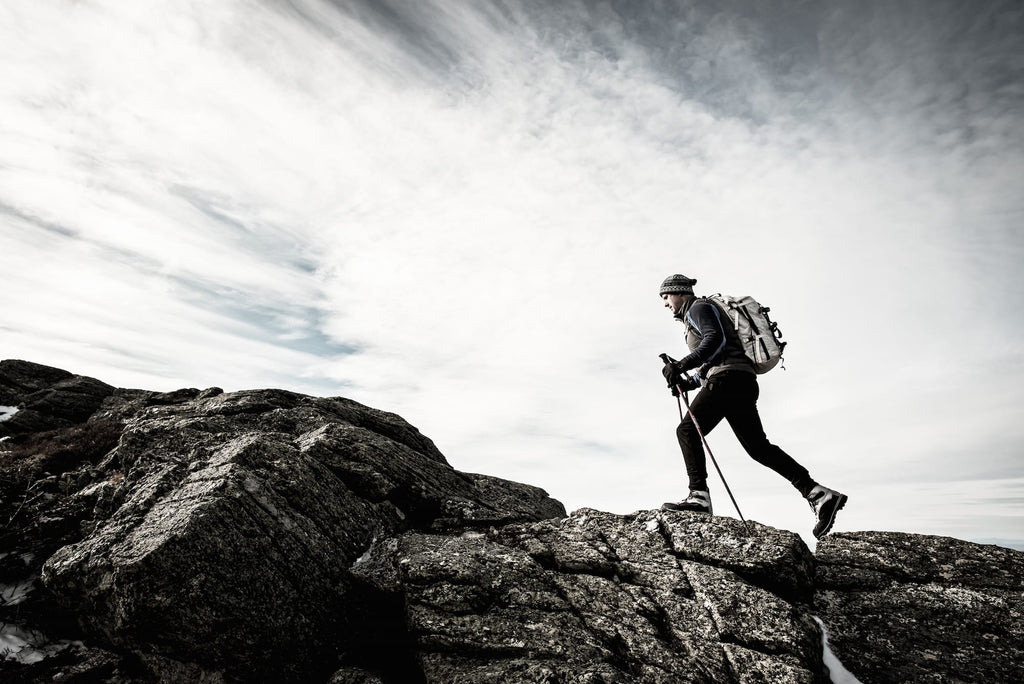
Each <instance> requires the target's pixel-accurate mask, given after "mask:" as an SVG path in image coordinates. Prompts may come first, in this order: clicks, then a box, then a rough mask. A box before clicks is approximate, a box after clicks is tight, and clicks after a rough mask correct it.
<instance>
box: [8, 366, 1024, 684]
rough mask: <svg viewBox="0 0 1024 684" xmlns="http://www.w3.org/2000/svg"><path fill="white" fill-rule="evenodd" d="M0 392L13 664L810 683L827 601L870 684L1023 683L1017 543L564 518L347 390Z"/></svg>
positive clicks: (16, 676)
mask: <svg viewBox="0 0 1024 684" xmlns="http://www.w3.org/2000/svg"><path fill="white" fill-rule="evenodd" d="M0 397H4V398H5V399H4V401H5V402H7V403H3V405H5V406H9V405H12V404H14V403H17V404H18V405H19V406H20V407H21V409H20V410H19V411H18V412H17V413H16V414H14V416H13V417H12V418H10V419H9V420H5V421H3V422H2V423H0V426H10V425H11V424H12V422H13V425H14V428H15V429H14V430H13V431H11V430H9V429H8V428H6V427H5V428H4V429H5V430H7V432H6V433H5V435H4V439H2V440H0V630H3V633H2V634H0V636H2V637H3V639H4V643H7V644H11V643H13V644H16V645H23V646H24V648H21V650H19V652H18V656H15V657H13V658H11V657H9V658H7V659H5V660H0V680H3V681H5V682H6V681H12V682H19V681H26V682H27V681H112V682H151V681H165V682H185V681H187V682H210V683H221V682H236V681H281V682H288V681H302V682H328V681H330V682H335V683H337V684H356V683H363V684H394V683H403V684H404V683H406V682H421V683H427V682H446V683H447V682H488V681H492V682H506V681H517V682H518V681H521V682H563V683H567V682H569V683H574V682H773V683H774V682H808V683H817V682H825V681H827V679H826V676H827V675H826V674H825V671H824V669H823V663H822V647H821V634H820V631H819V627H818V623H817V622H816V621H815V618H816V617H820V618H821V619H822V620H823V621H824V622H823V624H824V625H825V626H826V627H827V628H828V629H829V631H830V634H831V642H832V648H833V650H834V652H835V653H836V654H837V655H838V656H839V657H840V659H841V660H842V662H843V664H844V665H845V666H846V667H847V668H848V669H850V670H851V671H853V672H854V673H855V674H857V675H858V676H860V677H861V680H862V681H864V682H889V681H892V682H896V681H900V682H902V681H942V682H946V681H964V682H967V681H993V682H995V681H999V682H1004V681H1006V682H1010V681H1013V682H1016V681H1024V671H1022V666H1021V663H1022V662H1024V652H1022V650H1024V646H1022V644H1024V605H1022V597H1024V587H1022V577H1024V560H1022V558H1024V554H1022V553H1020V552H1016V551H1012V550H1010V549H1004V548H1000V547H994V546H984V545H978V544H971V543H968V542H963V541H960V540H955V539H949V538H943V537H925V536H921V535H911V534H904V533H898V532H857V533H845V534H835V535H832V536H829V537H827V538H825V539H823V540H822V541H821V542H819V544H818V548H817V555H816V556H812V555H811V554H810V552H809V551H808V549H807V548H806V546H804V544H803V542H802V541H801V540H800V539H799V537H798V536H797V535H795V534H793V533H791V532H787V531H784V530H777V529H773V528H771V527H767V526H765V525H761V524H758V523H755V522H751V523H750V524H749V526H744V525H743V524H742V523H740V522H739V521H737V520H734V519H732V518H725V517H710V516H703V515H699V514H694V513H673V512H661V511H639V512H636V513H633V514H631V515H615V514H611V513H606V512H601V511H597V510H592V509H581V510H579V511H576V512H575V513H573V514H572V515H571V516H566V513H565V509H564V507H563V506H562V505H561V504H560V503H559V502H557V501H555V500H554V499H552V498H551V497H549V496H548V495H547V493H546V492H545V491H544V490H542V489H539V488H537V487H533V486H530V485H527V484H521V483H517V482H510V481H507V480H503V479H500V478H496V477H491V476H488V475H482V474H473V473H462V472H459V471H456V470H454V469H453V468H452V467H451V466H450V465H449V464H448V463H447V462H446V460H445V458H444V456H443V455H442V454H441V453H440V452H439V451H438V450H437V448H436V446H435V445H434V443H433V442H432V441H431V440H430V439H429V438H427V437H426V436H424V435H422V434H421V433H420V432H419V431H418V430H417V429H416V428H415V427H413V426H411V425H409V424H408V423H407V422H406V421H405V420H403V419H402V418H401V417H399V416H396V415H394V414H392V413H387V412H385V411H379V410H376V409H373V408H370V407H367V406H363V405H361V404H358V403H356V402H354V401H351V400H349V399H345V398H339V397H335V398H318V397H310V396H305V395H301V394H296V393H293V392H287V391H283V390H273V389H267V390H250V391H243V392H230V393H224V392H223V391H222V390H220V389H219V388H215V387H214V388H209V389H206V390H199V389H196V388H185V389H181V390H175V391H173V392H151V391H147V390H137V389H123V388H111V387H110V386H109V385H106V384H105V383H102V382H100V381H98V380H95V379H92V378H86V377H84V376H77V375H73V374H71V373H68V372H67V371H63V370H60V369H53V368H48V367H46V366H39V365H37V364H31V363H28V362H24V361H3V362H0ZM0 403H2V402H0ZM19 416H21V417H20V418H19ZM19 659H20V660H19Z"/></svg>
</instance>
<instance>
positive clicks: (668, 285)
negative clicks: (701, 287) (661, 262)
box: [658, 273, 697, 297]
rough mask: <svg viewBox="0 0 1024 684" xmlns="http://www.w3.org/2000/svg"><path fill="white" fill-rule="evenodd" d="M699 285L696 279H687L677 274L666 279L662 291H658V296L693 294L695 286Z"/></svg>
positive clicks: (662, 284)
mask: <svg viewBox="0 0 1024 684" xmlns="http://www.w3.org/2000/svg"><path fill="white" fill-rule="evenodd" d="M696 284H697V280H696V279H695V278H687V277H686V276H684V275H681V274H679V273H676V274H675V275H670V276H669V277H668V278H665V280H664V282H662V283H661V289H660V290H658V296H659V297H660V296H661V295H666V294H688V295H692V294H693V286H694V285H696Z"/></svg>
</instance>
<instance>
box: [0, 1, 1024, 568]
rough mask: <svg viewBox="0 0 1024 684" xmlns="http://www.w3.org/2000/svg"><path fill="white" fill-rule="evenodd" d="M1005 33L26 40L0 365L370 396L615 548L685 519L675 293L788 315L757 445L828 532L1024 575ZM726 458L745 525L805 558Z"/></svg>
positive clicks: (8, 126) (1018, 132)
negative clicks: (665, 297) (592, 526)
mask: <svg viewBox="0 0 1024 684" xmlns="http://www.w3.org/2000/svg"><path fill="white" fill-rule="evenodd" d="M1022 29H1024V19H1022V12H1021V10H1020V9H1019V7H1018V4H1017V3H1015V2H972V3H960V2H927V3H925V2H920V3H909V2H908V3H898V4H897V3H887V2H880V1H879V2H864V3H842V4H840V3H818V2H796V1H781V0H769V1H766V2H756V3H755V2H725V3H719V2H705V1H697V0H694V1H690V2H682V1H680V2H668V1H662V2H647V3H634V2H629V3H627V2H591V1H585V0H578V1H573V2H568V1H565V2H554V3H549V2H540V1H539V0H536V1H534V0H509V1H507V2H497V1H492V2H481V3H463V2H455V1H454V0H452V1H447V0H418V1H417V2H415V3H413V2H399V1H397V0H388V1H379V2H341V1H340V0H336V1H326V0H291V1H288V2H285V1H278V2H270V1H256V0H225V1H224V2H218V3H215V4H211V3H182V2H169V1H168V2H164V1H161V0H141V1H139V2H132V3H122V2H114V1H113V0H109V1H108V0H94V1H90V2H68V1H60V0H39V1H38V2H32V3H7V4H5V5H4V6H3V7H2V8H0V70H2V72H0V270H2V272H3V273H4V275H5V278H4V282H5V292H6V297H5V302H4V314H3V316H2V317H0V356H2V357H4V358H25V359H29V360H33V361H37V362H40V363H47V364H50V365H55V366H59V367H63V368H66V369H68V370H71V371H73V372H76V373H82V374H87V375H93V376H95V377H98V378H100V379H103V380H105V381H107V382H110V383H112V384H115V385H119V386H126V387H143V388H147V389H159V390H169V389H174V388H177V387H183V386H194V387H207V386H214V385H216V386H220V387H223V388H225V389H228V390H232V389H243V388H255V387H270V386H272V387H283V388H287V389H292V390H296V391H301V392H309V393H313V394H317V395H325V396H331V395H342V396H347V397H350V398H353V399H355V400H357V401H361V402H364V403H367V404H370V405H372V406H375V407H378V408H383V409H386V410H390V411H394V412H396V413H398V414H400V415H402V416H403V417H405V418H406V419H407V420H409V421H410V422H412V423H413V424H414V425H416V426H417V427H419V428H420V429H421V430H422V431H423V432H424V433H425V434H427V435H428V436H430V437H431V438H432V439H433V440H434V441H435V442H436V443H437V444H438V446H439V448H440V449H441V450H442V452H444V453H445V455H446V456H447V457H448V460H449V461H450V462H451V463H452V465H454V466H455V467H456V468H458V469H460V470H465V471H470V472H483V473H488V474H492V475H498V476H502V477H508V478H511V479H515V480H520V481H524V482H529V483H532V484H536V485H539V486H541V487H544V488H545V489H547V490H548V491H549V492H550V493H551V494H552V495H553V496H555V497H556V498H559V499H560V500H562V501H563V502H564V503H565V504H566V506H567V507H568V508H570V509H574V508H578V507H581V506H590V507H595V508H600V509H604V510H609V511H613V512H622V513H628V512H631V511H633V510H637V509H642V508H652V507H656V506H659V505H660V504H661V503H662V502H664V501H668V500H678V499H679V498H681V497H682V496H683V495H685V479H684V472H683V467H682V461H681V457H680V455H679V451H678V446H677V445H676V443H675V438H674V426H675V422H676V420H677V414H676V406H675V403H674V401H673V400H672V399H671V397H670V396H669V395H668V394H667V391H666V390H665V388H664V387H663V383H662V381H661V376H660V373H659V370H660V369H659V363H658V361H657V356H658V354H660V353H662V352H668V353H670V354H673V355H676V356H678V355H679V354H680V352H681V351H682V348H683V346H682V345H683V343H682V330H681V328H680V327H679V326H678V324H676V323H674V322H673V321H672V320H671V317H670V315H669V314H668V312H667V311H666V310H665V309H663V308H661V302H660V300H659V299H658V298H657V287H658V285H659V283H660V282H661V280H662V279H663V278H664V277H665V276H667V275H669V274H671V273H677V272H682V273H685V274H687V275H689V276H691V277H695V278H697V279H698V281H699V282H698V286H697V289H698V292H706V293H710V292H727V293H732V294H752V295H754V296H755V297H757V298H758V299H760V300H761V301H762V302H764V303H766V304H768V305H769V306H771V308H772V312H773V314H774V316H775V318H776V319H777V320H778V321H779V322H780V325H781V327H782V329H783V332H784V333H785V336H786V338H787V339H788V340H789V343H790V346H789V348H788V349H789V354H788V357H787V363H786V366H787V369H786V370H785V371H773V372H772V373H771V374H769V375H767V376H765V377H763V378H762V380H761V388H762V394H761V402H760V407H761V411H762V415H763V418H764V421H765V424H766V429H767V432H768V435H769V437H770V438H771V439H772V440H773V441H774V442H776V443H778V444H779V445H780V446H782V447H783V448H784V449H786V450H787V451H789V452H790V453H791V454H792V455H793V456H794V457H795V458H797V460H798V461H800V462H801V463H803V464H804V465H806V466H807V467H808V468H809V469H810V470H811V472H812V474H813V475H814V476H815V477H817V479H819V480H820V481H822V482H823V483H824V484H827V485H829V486H832V487H835V488H839V489H842V490H843V491H845V492H847V493H848V494H849V495H850V497H851V500H850V504H849V506H848V508H847V510H845V511H844V512H843V514H842V516H841V517H840V519H839V522H838V523H837V527H836V529H837V530H858V529H895V530H905V531H910V532H920V533H928V534H943V535H950V536H956V537H961V538H966V539H973V540H982V541H999V543H1003V544H1010V545H1014V546H1017V547H1018V548H1024V465H1022V460H1021V452H1022V446H1024V424H1022V421H1021V419H1020V416H1021V415H1022V410H1021V409H1022V408H1024V407H1022V401H1021V399H1020V389H1019V388H1020V386H1021V384H1022V381H1024V347H1022V344H1021V333H1022V329H1021V322H1020V320H1018V317H1017V315H1016V314H1017V312H1018V311H1019V309H1020V306H1019V302H1020V301H1021V299H1022V297H1024V278H1022V277H1021V275H1020V272H1019V264H1020V263H1022V261H1024V234H1022V229H1024V193H1022V192H1021V183H1020V178H1021V177H1024V108H1022V104H1024V79H1022V72H1024V47H1022V45H1024V42H1022V41H1021V40H1020V37H1021V35H1022V33H1024V30H1022ZM711 444H712V447H713V449H714V450H715V454H716V456H717V457H718V459H719V461H720V463H721V465H722V467H723V470H724V471H725V473H726V476H727V477H728V478H729V480H730V485H731V486H732V488H733V491H734V493H735V494H736V495H737V498H738V499H739V501H740V504H741V507H742V508H743V511H744V514H745V515H746V516H747V517H748V518H753V519H756V520H759V521H761V522H765V523H767V524H770V525H774V526H777V527H783V528H786V529H792V530H795V531H798V532H800V533H801V534H803V535H804V536H805V538H808V537H809V528H810V526H811V522H812V521H811V518H810V513H809V509H808V508H807V507H806V503H805V502H803V501H802V500H801V499H800V498H799V497H798V496H797V495H796V494H795V492H794V490H792V489H791V488H790V487H789V485H788V484H787V483H785V482H784V481H783V480H782V479H781V478H779V477H778V476H776V475H775V474H773V473H771V472H770V471H767V470H765V469H764V468H762V467H761V466H758V465H757V464H755V463H753V462H752V461H750V460H749V459H748V458H747V457H746V456H745V455H744V454H743V453H742V451H741V450H740V448H739V446H738V445H737V444H736V442H735V439H734V438H733V436H732V435H731V433H729V431H728V429H727V428H726V427H722V428H720V429H719V430H717V431H715V432H714V433H713V434H712V435H711ZM712 486H713V487H714V486H715V485H714V484H713V485H712ZM712 495H713V496H714V497H715V504H716V512H718V513H720V514H733V513H732V511H731V509H730V506H729V502H728V500H727V497H726V496H725V494H724V491H723V490H722V488H721V487H720V486H718V487H717V488H715V489H713V491H712Z"/></svg>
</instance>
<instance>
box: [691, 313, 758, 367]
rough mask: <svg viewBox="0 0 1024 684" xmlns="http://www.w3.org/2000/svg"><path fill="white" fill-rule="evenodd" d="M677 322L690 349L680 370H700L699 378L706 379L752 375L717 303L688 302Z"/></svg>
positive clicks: (747, 360) (727, 321)
mask: <svg viewBox="0 0 1024 684" xmlns="http://www.w3.org/2000/svg"><path fill="white" fill-rule="evenodd" d="M676 319H677V320H680V321H682V322H683V323H685V324H686V346H687V347H688V348H689V349H690V353H689V354H687V355H686V356H684V357H683V358H682V359H680V361H679V365H680V368H681V370H683V371H687V370H690V369H693V368H700V375H701V377H705V378H707V377H711V376H712V375H714V374H715V373H719V372H721V371H724V370H742V371H746V372H749V373H753V372H754V365H753V364H752V363H751V361H750V359H748V358H747V355H746V354H745V353H744V352H743V345H742V344H741V343H740V341H739V338H738V337H737V335H736V329H735V327H733V325H732V321H730V320H729V319H728V317H727V316H726V315H725V314H724V313H723V312H722V310H721V309H720V308H718V306H717V305H716V304H714V303H713V302H709V301H707V300H705V299H700V298H694V299H691V300H689V301H688V302H687V304H686V305H685V306H684V307H683V309H682V311H680V312H679V313H678V314H676Z"/></svg>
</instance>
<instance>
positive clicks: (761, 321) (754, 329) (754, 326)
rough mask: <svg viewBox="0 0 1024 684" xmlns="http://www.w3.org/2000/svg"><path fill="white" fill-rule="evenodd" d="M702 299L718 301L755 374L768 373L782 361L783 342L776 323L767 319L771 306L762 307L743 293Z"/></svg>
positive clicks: (716, 295) (715, 295) (714, 295)
mask: <svg viewBox="0 0 1024 684" xmlns="http://www.w3.org/2000/svg"><path fill="white" fill-rule="evenodd" d="M705 299H707V300H708V301H711V302H714V303H715V304H717V305H718V308H720V309H721V310H722V311H723V312H725V315H726V316H728V317H729V320H730V321H732V325H733V327H734V328H736V334H737V335H739V338H740V342H741V343H742V344H743V351H744V353H745V354H746V355H747V356H748V357H749V358H750V360H751V361H753V362H754V370H755V371H757V374H758V375H760V374H761V373H767V372H768V371H770V370H771V369H772V368H775V366H777V365H778V364H779V362H781V361H782V350H783V349H784V348H785V347H786V343H785V342H783V341H782V331H781V330H779V324H778V323H775V322H773V321H772V319H770V318H768V312H769V311H770V310H771V309H769V308H768V307H767V306H761V305H760V304H759V303H758V302H757V300H755V299H754V298H753V297H748V296H745V295H744V296H742V297H730V296H729V295H721V294H713V295H709V296H707V297H705ZM782 368H783V369H785V368H786V367H785V366H782Z"/></svg>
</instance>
